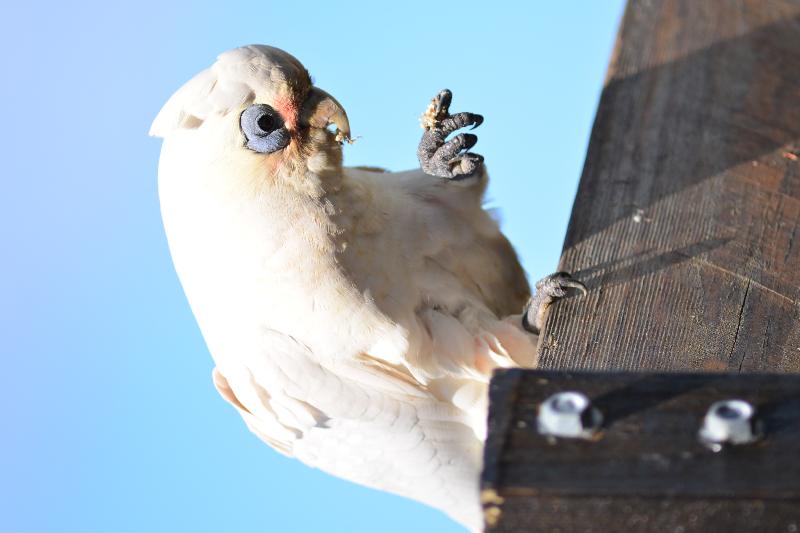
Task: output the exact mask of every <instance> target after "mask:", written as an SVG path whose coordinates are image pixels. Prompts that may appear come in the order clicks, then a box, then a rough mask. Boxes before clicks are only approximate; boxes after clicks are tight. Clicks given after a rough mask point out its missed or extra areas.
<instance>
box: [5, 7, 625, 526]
mask: <svg viewBox="0 0 800 533" xmlns="http://www.w3.org/2000/svg"><path fill="white" fill-rule="evenodd" d="M297 4H298V3H296V2H272V1H260V2H257V1H253V2H218V3H216V4H212V3H210V2H203V1H198V2H191V3H190V2H152V1H138V2H78V3H74V4H73V3H68V2H65V3H55V2H53V3H36V2H27V3H15V4H13V5H9V6H6V7H5V9H4V16H3V17H2V20H0V41H2V46H3V50H4V51H5V53H4V61H3V63H4V65H3V69H4V77H3V83H2V84H0V98H2V100H1V101H2V102H4V103H5V105H4V106H3V114H4V126H5V127H4V128H3V129H2V133H1V134H0V135H2V143H0V151H1V153H2V161H3V164H4V166H5V171H4V172H3V173H2V180H3V190H4V193H3V194H2V195H0V243H1V244H2V249H3V260H2V262H0V268H2V270H3V275H2V276H0V333H1V334H2V338H3V340H4V343H3V348H2V352H0V353H2V362H3V367H4V371H5V372H4V383H3V385H2V387H0V422H2V426H3V431H2V434H3V438H2V439H0V447H2V453H0V517H2V519H0V530H3V531H31V532H33V531H36V532H39V531H76V532H94V531H98V532H99V531H104V532H106V531H136V532H157V531H176V532H177V531H187V532H188V531H192V532H202V531H209V532H211V531H213V532H221V531H226V532H236V531H248V532H249V531H261V532H289V531H299V532H313V531H326V532H335V531H347V532H353V533H357V532H373V531H379V530H380V531H382V532H406V531H419V532H427V531H436V532H451V531H452V532H457V531H461V528H460V527H459V526H457V525H456V524H454V523H452V522H450V521H449V520H448V519H447V518H446V517H444V515H442V514H440V513H439V512H437V511H434V510H431V509H427V508H425V507H424V506H422V505H419V504H416V503H414V502H411V501H407V500H403V499H401V498H398V497H395V496H390V495H387V494H383V493H378V492H375V491H371V490H368V489H364V488H362V487H359V486H356V485H353V484H351V483H348V482H344V481H341V480H338V479H335V478H332V477H330V476H327V475H325V474H322V473H320V472H318V471H316V470H312V469H309V468H307V467H305V466H303V465H301V464H300V463H298V462H296V461H292V460H289V459H286V458H284V457H282V456H280V455H278V454H277V453H275V452H273V451H272V450H271V449H269V448H268V447H267V446H266V445H264V444H262V443H261V442H260V441H258V439H256V438H255V437H254V436H252V435H251V434H250V433H249V432H248V431H247V429H246V428H245V426H244V424H243V423H242V422H241V420H240V419H239V417H238V415H236V414H235V412H234V411H233V409H232V408H230V407H229V406H228V405H227V404H225V403H224V402H223V401H222V400H221V399H220V398H218V396H217V393H216V392H215V391H214V389H213V386H212V384H211V379H210V373H211V368H212V362H211V358H210V356H209V355H208V352H207V350H206V348H205V345H204V343H203V341H202V339H201V337H200V334H199V331H198V329H197V326H196V324H195V322H194V319H193V317H192V316H191V313H190V311H189V308H188V306H187V304H186V301H185V298H184V296H183V293H182V291H181V288H180V286H179V284H178V281H177V278H176V276H175V273H174V271H173V269H172V265H171V262H170V258H169V252H168V249H167V246H166V241H165V239H164V235H163V231H162V227H161V221H160V215H159V209H158V198H157V193H156V171H157V160H158V153H159V148H160V141H159V140H158V139H152V138H149V137H147V135H146V133H147V130H148V128H149V125H150V122H151V120H152V119H153V117H154V116H155V114H156V113H157V112H158V110H159V109H160V107H161V105H162V104H163V103H164V102H165V101H166V99H167V98H168V97H169V96H170V94H172V92H173V91H174V90H176V89H177V88H178V87H179V86H180V85H181V84H182V83H183V82H185V81H186V80H188V79H189V78H190V77H191V76H193V75H194V74H195V73H196V72H197V71H199V70H201V69H202V68H205V67H206V66H208V65H209V64H211V63H212V62H213V60H214V58H215V57H216V55H217V54H218V53H220V52H222V51H224V50H227V49H229V48H232V47H235V46H239V45H243V44H249V43H265V44H271V45H274V46H278V47H281V48H284V49H285V50H287V51H289V52H290V53H292V54H294V55H295V56H296V57H298V58H299V59H300V60H301V61H302V62H303V63H304V64H305V65H306V67H307V68H308V69H309V71H310V72H311V73H312V75H313V76H314V78H315V80H316V82H317V85H319V86H320V87H322V88H324V89H325V90H327V91H328V92H330V93H331V94H333V95H334V96H335V97H336V98H337V99H338V100H339V101H340V102H341V103H342V104H343V105H344V106H345V108H346V109H347V112H348V115H349V116H350V121H351V125H352V128H353V133H354V135H357V136H360V139H359V140H358V142H356V143H355V144H354V145H352V146H348V147H346V148H345V161H346V164H349V165H379V166H383V167H387V168H389V169H392V170H401V169H406V168H410V167H414V166H416V165H417V163H416V157H415V149H416V145H417V142H418V140H419V137H420V134H421V130H420V129H419V125H418V120H417V118H418V116H419V114H420V113H421V111H422V110H423V109H424V108H425V106H426V105H427V103H428V101H429V99H430V98H431V97H432V96H433V95H434V94H435V93H436V92H437V91H438V90H439V89H441V88H443V87H447V88H450V89H451V90H452V91H453V93H454V102H453V107H452V108H453V110H454V111H460V110H464V111H474V112H478V113H481V114H483V115H484V116H485V118H486V121H485V123H484V125H483V126H481V128H480V129H478V130H477V131H476V133H477V134H478V135H479V139H480V140H479V142H478V145H477V146H476V147H475V151H477V152H479V153H482V154H483V155H484V156H485V157H486V162H487V166H488V169H489V172H490V176H491V178H492V183H491V186H490V188H489V200H490V205H491V206H496V207H499V208H500V209H501V211H502V217H503V221H504V223H503V228H504V231H505V232H506V233H507V234H508V235H509V237H510V238H511V240H512V242H513V243H514V244H515V245H516V247H517V250H518V251H519V253H520V254H521V257H522V260H523V263H524V265H525V267H526V269H527V270H528V272H529V275H530V278H531V281H533V280H535V279H537V278H539V277H541V276H543V275H545V274H548V273H550V272H551V271H553V270H554V269H555V268H556V265H557V261H558V256H559V252H560V249H561V244H562V240H563V235H564V231H565V229H566V223H567V220H568V217H569V210H570V206H571V203H572V199H573V196H574V192H575V188H576V185H577V180H578V178H579V175H580V171H581V167H582V164H583V157H584V153H585V148H586V142H587V139H588V134H589V131H590V128H591V124H592V120H593V117H594V111H595V108H596V105H597V100H598V97H599V94H600V90H601V87H602V81H603V76H604V73H605V69H606V66H607V62H608V58H609V55H610V51H611V48H612V45H613V40H614V35H615V32H616V26H617V23H618V19H619V16H620V14H621V10H622V4H623V2H622V1H621V0H613V1H610V0H609V1H605V2H596V1H590V0H584V1H570V2H508V3H501V2H492V3H489V2H474V3H472V2H457V3H452V4H446V3H440V4H433V3H430V2H421V1H420V2H417V1H405V2H400V3H391V4H381V3H378V2H360V1H348V2H318V3H314V2H304V3H302V8H301V7H298V6H297Z"/></svg>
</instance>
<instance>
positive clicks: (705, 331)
mask: <svg viewBox="0 0 800 533" xmlns="http://www.w3.org/2000/svg"><path fill="white" fill-rule="evenodd" d="M561 268H562V269H563V270H567V271H570V272H573V273H574V274H575V276H576V277H577V278H578V279H580V280H582V281H584V282H585V283H586V284H587V286H588V287H589V289H590V293H589V296H588V297H584V298H581V299H566V300H563V301H561V302H559V303H558V304H556V305H555V306H554V308H553V309H552V311H551V313H550V316H549V318H548V321H547V324H546V327H545V329H544V331H543V334H542V340H541V346H540V350H541V369H542V370H537V371H505V372H499V373H498V374H497V375H496V376H495V378H494V380H493V382H492V392H491V409H490V435H489V439H488V441H487V447H486V456H485V468H484V474H483V487H484V491H483V502H484V509H485V511H486V513H485V514H486V518H487V530H488V531H560V532H563V533H566V532H570V531H582V532H583V531H595V532H603V531H618V530H622V529H623V528H625V529H626V530H630V531H676V532H677V531H681V532H689V531H722V530H729V531H740V530H742V531H744V530H747V531H789V532H798V531H800V376H792V375H785V374H786V373H800V0H773V1H757V0H752V1H746V0H715V1H696V0H663V1H657V0H631V1H630V2H629V5H628V7H627V10H626V13H625V16H624V19H623V22H622V26H621V28H620V32H619V37H618V42H617V45H616V49H615V51H614V55H613V58H612V60H611V65H610V67H609V72H608V76H607V82H606V87H605V89H604V91H603V96H602V98H601V102H600V106H599V109H598V112H597V117H596V120H595V125H594V129H593V131H592V136H591V141H590V146H589V151H588V154H587V158H586V163H585V167H584V172H583V176H582V178H581V183H580V187H579V190H578V194H577V197H576V200H575V205H574V207H573V212H572V218H571V221H570V225H569V229H568V231H567V237H566V242H565V246H564V251H563V254H562V257H561ZM548 371H549V372H548ZM559 371H560V372H559ZM579 371H592V372H593V373H589V374H585V373H581V372H579ZM597 371H616V373H615V374H613V375H609V374H603V373H598V372H597ZM641 372H651V373H652V372H694V373H698V374H695V375H687V374H669V375H663V374H659V375H655V374H646V373H641ZM709 372H727V373H729V374H728V375H716V376H713V375H707V374H706V373H709ZM730 373H733V374H734V375H730ZM762 373H770V374H780V375H771V376H764V375H758V374H762ZM566 390H577V391H580V392H582V393H584V394H586V396H588V397H589V398H590V399H591V400H592V402H593V404H594V405H595V407H596V408H597V409H598V410H599V411H601V412H602V414H603V417H604V421H603V423H602V426H601V428H600V430H599V431H598V432H597V433H596V434H594V435H593V436H592V437H591V438H586V439H565V438H557V437H552V436H550V437H547V436H545V435H542V434H541V432H540V431H538V429H537V423H538V422H537V413H538V412H539V411H538V409H539V406H540V405H541V404H542V402H543V401H544V399H545V398H547V397H548V395H550V394H552V393H554V392H559V391H566ZM730 398H742V399H746V400H748V401H749V402H750V403H751V404H752V405H753V406H755V407H756V409H757V410H758V416H757V420H758V424H759V425H760V429H761V430H762V431H763V438H761V439H760V440H758V441H757V442H755V443H751V444H746V445H745V444H742V445H730V446H729V445H725V446H723V447H722V449H721V450H719V451H714V450H713V449H711V448H710V447H708V446H706V445H704V444H702V443H701V442H700V439H699V438H698V431H699V428H700V426H701V424H702V421H703V417H704V414H705V413H706V411H707V409H708V408H709V406H710V405H711V404H712V403H713V402H715V401H718V400H724V399H730Z"/></svg>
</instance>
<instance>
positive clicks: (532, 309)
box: [522, 272, 587, 335]
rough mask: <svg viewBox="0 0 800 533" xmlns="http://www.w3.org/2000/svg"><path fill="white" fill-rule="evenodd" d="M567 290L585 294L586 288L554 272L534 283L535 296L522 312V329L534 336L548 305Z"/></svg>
mask: <svg viewBox="0 0 800 533" xmlns="http://www.w3.org/2000/svg"><path fill="white" fill-rule="evenodd" d="M569 289H576V290H579V291H581V292H582V293H583V294H584V296H585V295H586V294H587V291H586V286H585V285H584V284H583V283H581V282H580V281H578V280H576V279H572V276H571V275H569V274H568V273H566V272H556V273H555V274H550V275H549V276H545V277H544V278H542V279H540V280H539V281H537V282H536V294H534V295H533V296H531V299H530V300H528V303H527V304H526V305H525V310H524V311H523V312H522V327H523V328H525V329H526V330H527V331H530V332H531V333H534V334H536V335H538V334H539V332H540V331H541V330H542V326H544V315H545V311H547V308H548V307H550V304H552V303H553V302H555V301H556V300H560V299H561V298H563V297H564V296H566V295H567V291H568V290H569Z"/></svg>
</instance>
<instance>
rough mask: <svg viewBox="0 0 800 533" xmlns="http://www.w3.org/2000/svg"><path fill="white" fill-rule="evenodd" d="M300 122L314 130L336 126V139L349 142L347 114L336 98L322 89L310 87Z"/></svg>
mask: <svg viewBox="0 0 800 533" xmlns="http://www.w3.org/2000/svg"><path fill="white" fill-rule="evenodd" d="M300 120H301V121H302V122H304V123H306V124H308V125H309V126H312V127H314V128H327V127H328V125H330V124H333V125H334V126H336V130H337V132H336V139H337V140H338V141H340V142H350V122H349V121H348V120H347V113H345V112H344V108H343V107H342V105H341V104H340V103H339V102H337V101H336V98H334V97H333V96H331V95H329V94H328V93H326V92H325V91H323V90H322V89H318V88H317V87H312V88H311V90H310V91H308V96H306V101H305V102H303V109H302V112H301V117H300Z"/></svg>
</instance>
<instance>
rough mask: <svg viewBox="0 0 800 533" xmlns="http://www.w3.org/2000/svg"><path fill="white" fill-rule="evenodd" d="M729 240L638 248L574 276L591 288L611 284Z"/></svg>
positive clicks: (671, 263) (643, 273)
mask: <svg viewBox="0 0 800 533" xmlns="http://www.w3.org/2000/svg"><path fill="white" fill-rule="evenodd" d="M730 240H731V238H730V237H723V238H718V239H707V240H705V241H701V242H696V243H693V244H690V245H688V246H683V247H680V248H675V249H674V250H669V251H666V252H661V253H656V252H652V251H644V252H639V253H637V254H634V255H631V256H629V257H625V258H622V259H617V260H613V261H606V262H604V263H598V264H596V265H593V266H591V267H589V268H584V269H582V270H578V271H576V272H574V273H573V275H574V276H575V278H576V279H579V280H581V281H582V282H583V283H584V284H585V285H586V288H587V289H589V290H590V291H591V290H592V289H595V288H597V287H600V286H602V287H610V286H613V285H618V284H620V283H623V282H626V281H629V280H632V279H635V278H639V277H642V276H646V275H649V274H653V273H655V272H657V271H659V270H662V269H664V268H667V267H670V266H673V265H677V264H679V263H682V262H684V261H688V260H690V259H692V258H695V257H697V256H699V255H703V254H707V253H709V252H711V251H713V250H715V249H716V248H719V247H720V246H724V245H725V244H726V243H727V242H729V241H730Z"/></svg>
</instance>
